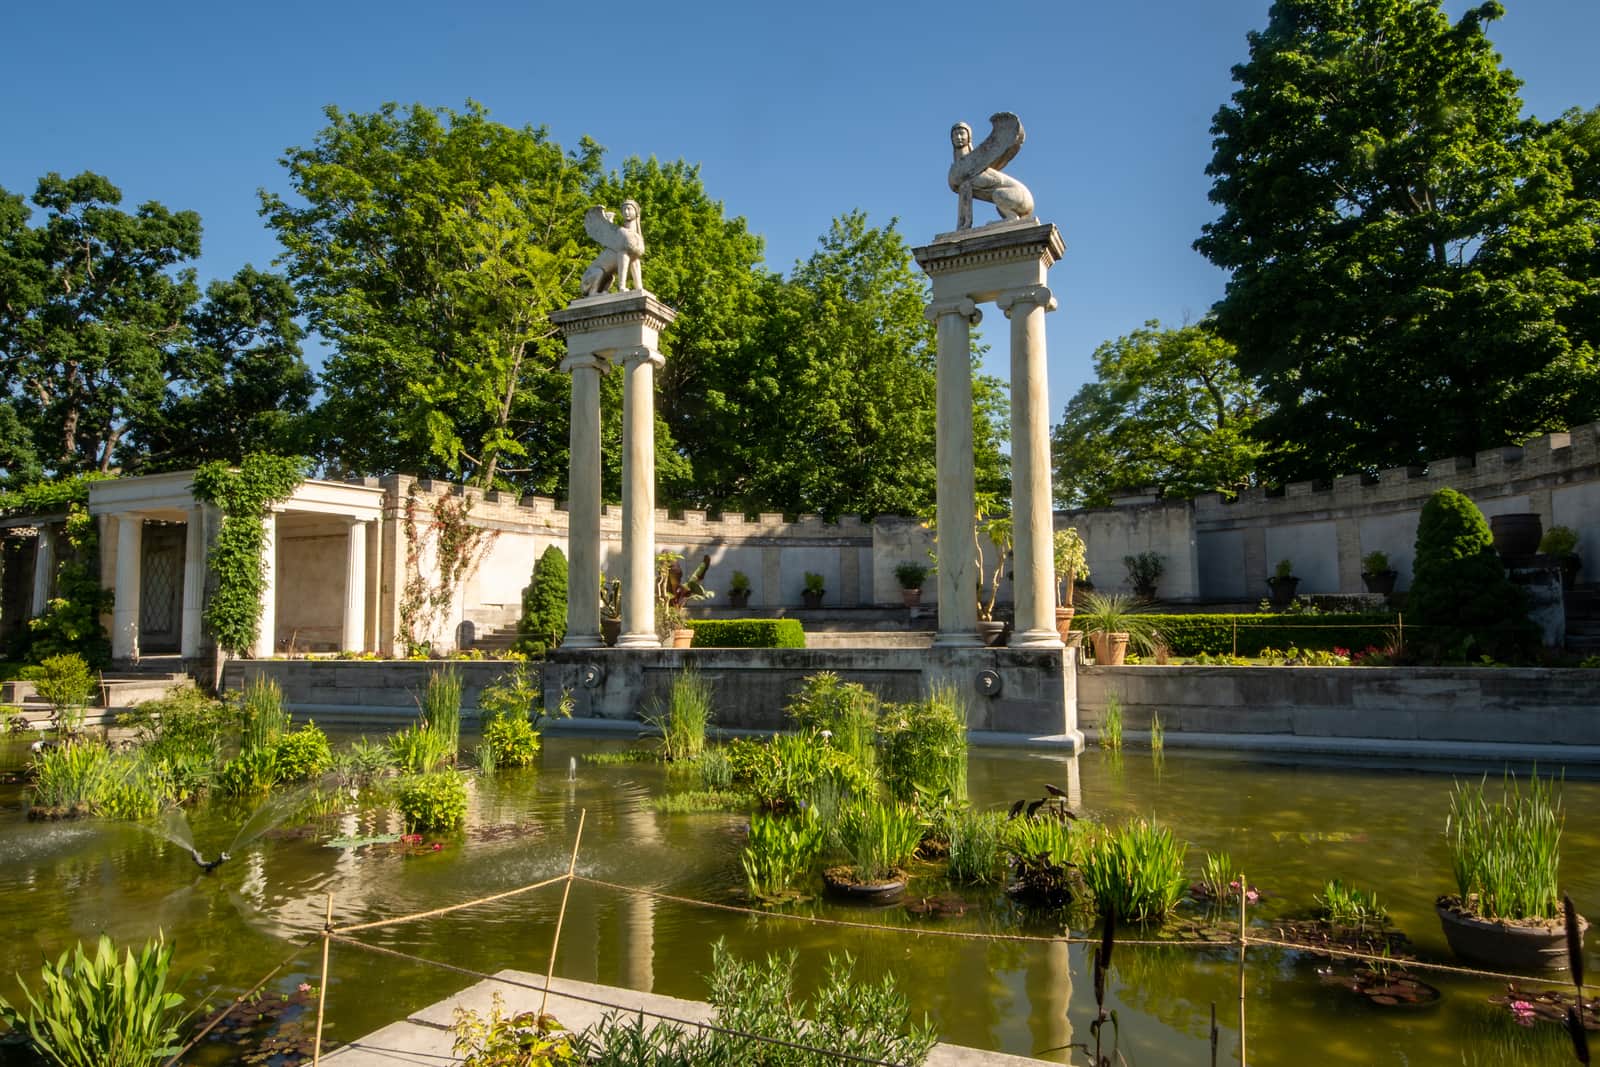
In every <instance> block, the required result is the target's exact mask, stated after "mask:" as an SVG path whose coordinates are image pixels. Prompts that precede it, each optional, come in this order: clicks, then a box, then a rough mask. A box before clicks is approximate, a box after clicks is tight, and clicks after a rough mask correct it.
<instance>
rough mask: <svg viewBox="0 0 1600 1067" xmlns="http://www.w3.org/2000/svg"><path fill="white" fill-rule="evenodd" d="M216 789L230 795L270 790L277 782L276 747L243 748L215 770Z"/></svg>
mask: <svg viewBox="0 0 1600 1067" xmlns="http://www.w3.org/2000/svg"><path fill="white" fill-rule="evenodd" d="M216 781H217V789H218V790H219V791H221V792H222V793H225V794H227V795H228V796H232V797H242V796H253V795H256V794H260V793H266V792H270V791H271V789H272V787H273V786H274V785H276V784H277V782H278V753H277V749H276V748H253V749H244V750H242V751H241V752H240V753H239V754H238V755H237V756H235V757H233V759H231V760H229V761H228V762H227V763H224V764H223V765H222V770H220V771H218V772H217V779H216Z"/></svg>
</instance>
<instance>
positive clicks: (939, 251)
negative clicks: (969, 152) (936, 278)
mask: <svg viewBox="0 0 1600 1067" xmlns="http://www.w3.org/2000/svg"><path fill="white" fill-rule="evenodd" d="M1065 251H1066V245H1065V243H1064V242H1063V241H1062V240H1061V232H1060V231H1059V230H1057V229H1056V228H1055V224H1054V223H1049V222H1039V221H1038V220H1036V219H1035V220H1029V221H1022V222H1002V223H992V224H990V225H988V226H981V227H978V228H976V229H971V230H956V231H954V232H952V233H943V234H940V235H939V236H938V237H936V238H935V239H934V241H933V243H932V244H928V245H923V246H922V247H920V248H913V249H912V250H911V254H912V255H914V256H916V257H917V263H918V265H920V266H921V267H922V269H923V270H924V271H926V272H927V273H928V274H934V275H937V274H949V273H952V272H955V271H962V270H971V269H972V268H974V267H986V266H991V265H993V264H997V263H1026V262H1030V261H1041V260H1042V261H1043V262H1044V265H1045V267H1046V268H1048V267H1050V266H1052V265H1054V264H1055V262H1056V261H1057V260H1059V259H1060V258H1061V256H1062V254H1063V253H1064V252H1065Z"/></svg>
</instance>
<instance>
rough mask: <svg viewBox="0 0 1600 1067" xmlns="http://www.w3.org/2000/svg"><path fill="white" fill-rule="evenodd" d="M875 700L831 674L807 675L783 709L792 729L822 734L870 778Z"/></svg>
mask: <svg viewBox="0 0 1600 1067" xmlns="http://www.w3.org/2000/svg"><path fill="white" fill-rule="evenodd" d="M878 709H879V704H878V698H877V697H876V696H874V695H873V694H872V692H871V691H870V690H868V689H867V687H866V686H864V685H859V684H857V683H855V682H846V681H842V680H841V679H840V678H839V676H838V675H837V674H835V673H834V672H832V671H818V672H817V673H815V674H812V675H808V676H807V677H806V678H805V679H804V680H803V681H802V682H801V683H800V689H799V691H798V692H796V693H795V695H794V699H792V700H791V701H790V702H789V706H788V707H787V708H786V709H784V710H785V714H787V715H788V717H789V719H790V721H792V722H793V723H794V724H795V726H796V727H798V728H799V729H801V730H806V731H809V732H811V733H814V734H821V735H825V736H826V737H827V738H828V742H829V743H830V744H831V745H833V747H834V748H837V749H838V750H839V751H841V752H843V753H845V754H846V755H848V756H849V757H851V758H852V759H854V760H855V761H856V762H857V763H859V764H861V766H862V768H863V769H864V770H865V771H866V772H867V773H868V774H869V775H870V774H872V773H873V768H874V767H875V765H876V764H877V725H878Z"/></svg>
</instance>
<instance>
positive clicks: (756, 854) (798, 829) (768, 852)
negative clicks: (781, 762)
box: [739, 809, 826, 900]
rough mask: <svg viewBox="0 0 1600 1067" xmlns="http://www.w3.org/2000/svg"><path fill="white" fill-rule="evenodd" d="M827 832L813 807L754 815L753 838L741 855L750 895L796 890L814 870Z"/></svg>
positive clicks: (772, 895)
mask: <svg viewBox="0 0 1600 1067" xmlns="http://www.w3.org/2000/svg"><path fill="white" fill-rule="evenodd" d="M825 835H826V830H825V829H824V827H823V826H822V822H821V820H819V819H818V818H817V817H816V814H815V813H813V812H812V811H810V810H809V809H808V810H806V811H801V812H798V813H796V814H794V815H787V816H786V815H769V814H766V813H764V812H757V813H756V814H755V815H752V816H751V817H750V837H749V840H748V841H747V842H746V844H745V848H744V852H743V853H742V854H741V855H740V857H739V865H740V866H741V867H742V868H743V869H744V879H745V886H746V887H747V888H748V889H749V890H750V895H751V896H752V897H755V898H757V899H758V900H770V899H773V898H776V897H781V896H783V895H785V894H786V893H788V892H789V891H790V890H792V889H793V888H794V887H795V886H797V885H798V884H799V883H800V882H801V881H802V880H803V879H804V878H805V877H806V875H807V874H808V873H810V870H811V865H812V863H814V862H815V861H816V858H817V854H818V853H819V852H821V851H822V842H823V838H824V837H825Z"/></svg>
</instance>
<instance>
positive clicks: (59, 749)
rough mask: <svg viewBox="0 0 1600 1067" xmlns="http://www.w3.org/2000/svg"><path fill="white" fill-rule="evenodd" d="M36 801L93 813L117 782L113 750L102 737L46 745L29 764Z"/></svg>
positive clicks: (54, 807) (56, 808)
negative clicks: (101, 740) (50, 745)
mask: <svg viewBox="0 0 1600 1067" xmlns="http://www.w3.org/2000/svg"><path fill="white" fill-rule="evenodd" d="M28 772H29V774H31V775H32V777H33V805H34V807H36V808H47V809H51V810H54V811H56V812H59V813H62V814H69V813H77V814H83V815H89V814H93V813H94V812H97V811H99V810H100V807H101V806H102V804H103V803H104V801H105V799H106V797H108V796H109V795H110V793H111V790H112V789H113V787H114V784H115V776H116V768H115V767H114V766H113V761H112V758H111V750H110V749H108V748H107V747H106V746H105V745H103V744H101V743H100V742H99V741H97V740H95V741H91V740H88V739H82V738H80V739H77V740H73V741H68V742H65V743H64V744H60V745H55V746H52V747H50V748H46V749H44V750H42V751H41V752H39V753H38V754H37V755H35V756H34V758H33V760H32V762H31V763H29V765H28Z"/></svg>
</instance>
